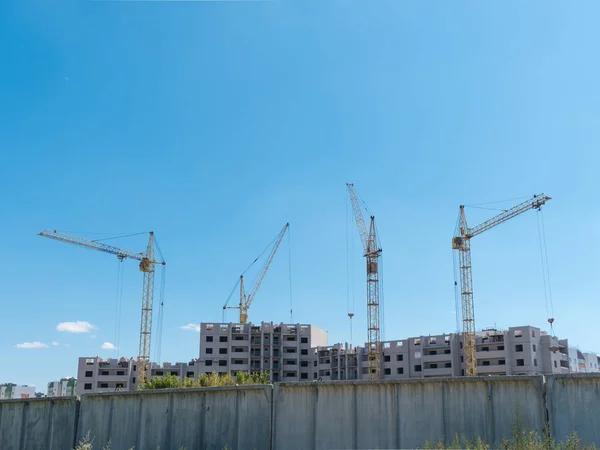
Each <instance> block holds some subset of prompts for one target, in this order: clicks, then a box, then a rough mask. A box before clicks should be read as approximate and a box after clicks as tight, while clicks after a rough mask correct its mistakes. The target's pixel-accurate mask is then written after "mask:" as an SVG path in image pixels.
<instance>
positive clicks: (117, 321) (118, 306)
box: [113, 258, 124, 357]
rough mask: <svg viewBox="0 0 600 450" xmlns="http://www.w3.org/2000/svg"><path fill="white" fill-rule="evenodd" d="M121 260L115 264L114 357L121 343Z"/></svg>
mask: <svg viewBox="0 0 600 450" xmlns="http://www.w3.org/2000/svg"><path fill="white" fill-rule="evenodd" d="M123 267H124V265H123V258H119V259H118V262H117V296H116V301H115V334H114V339H113V341H114V349H113V350H114V356H115V357H117V356H118V351H119V345H120V341H121V312H122V309H123Z"/></svg>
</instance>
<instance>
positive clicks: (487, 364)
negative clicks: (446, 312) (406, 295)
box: [312, 326, 569, 380]
mask: <svg viewBox="0 0 600 450" xmlns="http://www.w3.org/2000/svg"><path fill="white" fill-rule="evenodd" d="M382 347H383V349H382V351H383V355H382V356H383V357H382V359H381V364H382V367H381V376H382V379H384V380H385V379H387V380H392V379H398V378H433V377H452V376H463V375H464V363H463V359H464V358H463V352H462V336H461V335H460V334H454V333H451V334H442V335H436V336H419V337H413V338H409V339H404V340H399V341H388V342H383V343H382ZM476 351H477V353H476V355H477V365H478V372H479V375H535V374H552V373H568V372H569V348H568V341H567V340H566V339H565V340H559V339H557V338H556V337H554V336H550V335H549V334H548V333H546V332H544V331H541V330H540V329H539V328H536V327H531V326H524V327H512V328H509V329H508V331H499V330H484V331H481V332H477V333H476ZM367 364H368V363H367V350H366V348H364V347H354V348H353V347H351V346H348V345H347V344H346V345H342V344H336V345H334V346H330V347H318V348H315V349H313V361H312V367H313V373H312V378H313V379H317V380H318V379H321V380H356V379H367V378H368V368H367Z"/></svg>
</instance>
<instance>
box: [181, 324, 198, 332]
mask: <svg viewBox="0 0 600 450" xmlns="http://www.w3.org/2000/svg"><path fill="white" fill-rule="evenodd" d="M179 328H181V329H182V330H189V331H196V332H198V333H200V324H198V323H188V324H187V325H182V326H180V327H179Z"/></svg>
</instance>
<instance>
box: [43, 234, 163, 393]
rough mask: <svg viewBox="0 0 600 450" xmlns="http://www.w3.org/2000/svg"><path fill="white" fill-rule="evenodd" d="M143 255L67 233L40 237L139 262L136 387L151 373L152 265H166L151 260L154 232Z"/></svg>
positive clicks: (153, 270) (153, 269) (152, 256)
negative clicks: (140, 279)
mask: <svg viewBox="0 0 600 450" xmlns="http://www.w3.org/2000/svg"><path fill="white" fill-rule="evenodd" d="M149 234H150V237H149V239H148V246H147V248H146V252H145V253H144V252H133V251H130V250H125V249H122V248H118V247H114V246H112V245H109V244H105V243H104V242H100V241H90V240H88V239H84V238H81V237H77V236H72V235H69V234H67V233H62V232H60V231H56V230H44V231H42V232H41V233H39V236H42V237H46V238H49V239H54V240H57V241H61V242H67V243H69V244H74V245H78V246H80V247H84V248H89V249H92V250H99V251H101V252H105V253H110V254H111V255H115V256H116V257H117V258H119V259H120V260H121V261H123V260H124V259H133V260H136V261H139V262H140V265H139V267H140V271H141V272H143V274H144V283H143V290H142V318H141V323H140V346H139V353H138V384H140V385H141V384H143V383H144V382H145V381H146V380H147V378H148V376H149V371H150V343H151V334H152V305H153V303H154V272H155V266H156V265H157V264H158V265H163V266H164V265H165V264H166V263H165V261H157V260H155V259H154V232H152V231H151V232H150V233H149Z"/></svg>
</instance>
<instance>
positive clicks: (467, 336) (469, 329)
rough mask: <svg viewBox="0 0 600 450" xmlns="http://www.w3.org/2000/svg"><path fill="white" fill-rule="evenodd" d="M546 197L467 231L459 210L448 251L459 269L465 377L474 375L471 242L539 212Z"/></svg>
mask: <svg viewBox="0 0 600 450" xmlns="http://www.w3.org/2000/svg"><path fill="white" fill-rule="evenodd" d="M548 200H551V198H550V197H548V196H546V195H544V194H539V195H534V196H533V197H531V198H530V199H529V200H526V201H524V202H523V203H520V204H518V205H517V206H514V207H512V208H510V209H507V210H506V211H504V212H502V213H500V214H498V215H497V216H494V217H492V218H491V219H489V220H486V221H485V222H483V223H481V224H479V225H477V226H476V227H473V228H469V227H468V225H467V218H466V216H465V206H464V205H461V206H460V219H459V235H458V236H455V237H453V238H452V248H453V249H454V250H458V254H459V265H460V292H461V301H462V320H463V348H464V355H465V358H464V360H465V375H466V376H468V377H472V376H476V375H477V356H476V348H475V311H474V304H473V276H472V273H471V238H473V237H475V236H477V235H479V234H481V233H483V232H484V231H487V230H490V229H492V228H494V227H495V226H497V225H500V224H501V223H503V222H506V221H507V220H509V219H512V218H513V217H516V216H518V215H520V214H522V213H524V212H525V211H529V210H530V209H537V210H540V209H541V207H542V205H544V204H546V202H547V201H548Z"/></svg>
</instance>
